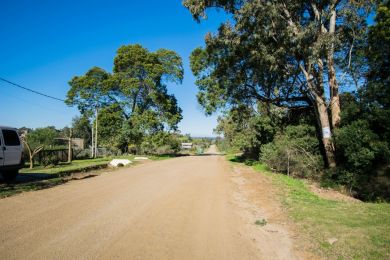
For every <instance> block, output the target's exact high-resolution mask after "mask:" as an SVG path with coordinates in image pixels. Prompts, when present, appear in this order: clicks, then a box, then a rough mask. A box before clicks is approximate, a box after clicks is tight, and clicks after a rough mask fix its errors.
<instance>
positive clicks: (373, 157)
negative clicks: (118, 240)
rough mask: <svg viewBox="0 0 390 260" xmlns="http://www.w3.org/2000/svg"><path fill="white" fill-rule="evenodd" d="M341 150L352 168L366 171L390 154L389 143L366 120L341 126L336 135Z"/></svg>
mask: <svg viewBox="0 0 390 260" xmlns="http://www.w3.org/2000/svg"><path fill="white" fill-rule="evenodd" d="M335 139H336V145H337V146H338V147H339V152H340V153H342V156H343V158H341V159H345V160H346V162H347V163H348V166H349V168H350V169H351V170H353V171H357V172H364V171H367V170H369V169H371V168H372V166H373V163H374V162H375V161H376V162H380V161H383V160H386V159H387V158H388V156H389V150H388V144H387V143H386V142H385V141H381V140H380V138H379V136H378V135H376V134H375V133H373V132H372V131H371V130H370V129H369V124H368V122H367V121H364V120H357V121H354V122H352V123H351V124H349V125H347V126H344V127H341V128H340V129H339V130H338V131H337V134H336V136H335Z"/></svg>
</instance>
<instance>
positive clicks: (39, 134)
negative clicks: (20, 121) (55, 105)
mask: <svg viewBox="0 0 390 260" xmlns="http://www.w3.org/2000/svg"><path fill="white" fill-rule="evenodd" d="M59 136H60V132H59V131H58V130H57V129H56V128H55V127H54V126H48V127H42V128H36V129H34V130H31V131H29V132H28V143H29V145H30V147H31V149H34V148H35V147H37V146H40V145H43V146H44V147H45V148H49V147H53V146H55V145H57V142H56V138H58V137H59Z"/></svg>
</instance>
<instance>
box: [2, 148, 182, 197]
mask: <svg viewBox="0 0 390 260" xmlns="http://www.w3.org/2000/svg"><path fill="white" fill-rule="evenodd" d="M134 157H135V156H115V157H106V158H96V159H85V160H73V161H72V162H71V163H60V164H58V165H55V166H51V167H43V166H37V167H34V168H33V169H28V168H23V169H21V170H20V174H19V176H18V177H17V179H16V180H15V181H13V182H11V183H2V182H0V198H4V197H9V196H12V195H15V194H18V193H21V192H26V191H35V190H41V189H47V188H51V187H54V186H56V185H60V184H64V183H66V182H68V181H70V180H72V179H74V178H73V174H74V173H83V172H91V174H89V175H84V176H82V177H81V179H83V178H88V177H93V176H96V175H98V174H99V173H101V171H96V170H100V169H104V168H107V166H108V163H109V162H110V161H111V160H112V159H128V160H131V161H132V162H133V163H132V164H130V165H128V166H125V167H130V166H133V165H136V164H137V163H138V161H137V160H134ZM147 157H148V158H149V159H150V160H152V161H158V160H166V159H170V158H173V157H175V156H173V155H161V156H147ZM67 176H71V177H67ZM79 177H80V176H78V178H77V179H80V178H79Z"/></svg>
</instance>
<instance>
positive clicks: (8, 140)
mask: <svg viewBox="0 0 390 260" xmlns="http://www.w3.org/2000/svg"><path fill="white" fill-rule="evenodd" d="M2 132H3V139H4V144H5V146H18V145H20V141H19V136H18V134H17V133H16V132H15V131H13V130H6V129H3V130H2Z"/></svg>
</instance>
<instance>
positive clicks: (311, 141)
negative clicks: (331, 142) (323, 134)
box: [260, 124, 323, 178]
mask: <svg viewBox="0 0 390 260" xmlns="http://www.w3.org/2000/svg"><path fill="white" fill-rule="evenodd" d="M260 161H261V162H263V163H265V164H267V165H268V166H269V167H270V168H271V169H272V170H274V171H277V172H283V173H286V174H288V175H290V174H291V175H294V176H297V177H310V178H318V176H319V172H320V171H321V170H322V168H323V163H322V157H321V155H320V151H319V146H318V139H317V137H316V134H315V128H314V127H312V126H309V125H305V124H302V125H297V126H288V127H287V128H286V129H285V131H284V132H283V133H279V134H277V135H276V136H275V139H274V140H273V141H272V142H271V143H268V144H265V145H263V146H262V148H261V153H260Z"/></svg>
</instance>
